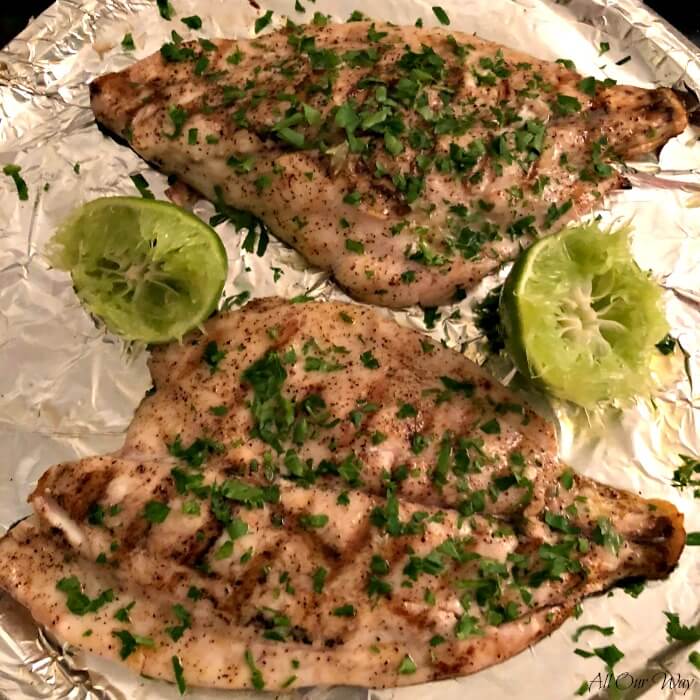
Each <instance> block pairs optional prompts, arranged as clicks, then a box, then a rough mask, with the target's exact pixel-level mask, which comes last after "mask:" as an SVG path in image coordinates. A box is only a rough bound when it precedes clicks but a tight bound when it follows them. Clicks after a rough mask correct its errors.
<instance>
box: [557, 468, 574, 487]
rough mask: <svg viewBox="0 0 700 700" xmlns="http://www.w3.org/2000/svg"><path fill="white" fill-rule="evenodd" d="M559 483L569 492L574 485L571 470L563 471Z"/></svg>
mask: <svg viewBox="0 0 700 700" xmlns="http://www.w3.org/2000/svg"><path fill="white" fill-rule="evenodd" d="M559 483H560V484H561V485H562V486H563V487H564V488H565V489H566V490H567V491H570V490H571V487H572V486H573V485H574V473H573V472H572V471H571V469H565V470H564V471H563V472H562V473H561V475H560V476H559Z"/></svg>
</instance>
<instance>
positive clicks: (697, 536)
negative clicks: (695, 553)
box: [685, 532, 700, 547]
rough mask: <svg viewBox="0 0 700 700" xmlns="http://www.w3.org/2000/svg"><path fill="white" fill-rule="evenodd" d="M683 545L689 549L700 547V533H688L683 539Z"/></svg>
mask: <svg viewBox="0 0 700 700" xmlns="http://www.w3.org/2000/svg"><path fill="white" fill-rule="evenodd" d="M685 543H686V544H687V545H688V546H689V547H700V532H689V533H688V534H687V535H686V537H685Z"/></svg>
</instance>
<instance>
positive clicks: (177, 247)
mask: <svg viewBox="0 0 700 700" xmlns="http://www.w3.org/2000/svg"><path fill="white" fill-rule="evenodd" d="M47 257H48V259H49V262H50V263H51V264H52V266H53V267H56V268H58V269H61V270H66V271H68V272H70V273H71V277H72V279H73V286H74V289H75V291H76V293H77V295H78V297H79V298H80V300H81V301H82V302H83V304H84V305H85V306H86V307H87V308H88V309H89V310H90V311H91V312H92V313H93V314H94V315H95V316H97V317H98V318H100V319H101V320H102V321H103V322H104V323H105V325H106V326H107V328H108V329H109V330H110V331H112V332H114V333H116V334H118V335H120V336H122V337H124V338H125V339H127V340H136V341H142V342H146V343H162V342H167V341H171V340H178V339H180V338H182V336H183V335H184V334H185V333H187V332H188V331H189V330H191V329H192V328H194V327H196V326H198V325H200V324H201V323H202V322H203V321H204V320H206V318H208V317H209V316H210V315H211V313H212V312H213V311H214V310H215V309H216V308H217V306H218V302H219V299H220V297H221V293H222V291H223V286H224V282H225V281H226V274H227V269H228V261H227V257H226V251H225V248H224V246H223V243H222V242H221V240H220V238H219V236H218V235H217V234H216V232H215V231H214V230H213V229H211V228H210V227H209V226H207V225H206V224H205V223H203V222H202V221H201V220H200V219H198V218H197V217H195V216H194V215H192V214H190V213H189V212H186V211H184V210H182V209H180V208H178V207H176V206H174V205H172V204H169V203H166V202H158V201H152V200H144V199H139V198H135V197H105V198H101V199H97V200H94V201H92V202H89V203H88V204H86V205H84V206H83V207H81V208H80V209H78V210H77V211H76V212H75V213H74V214H72V215H71V216H70V217H69V219H68V220H67V221H66V222H65V223H64V224H63V225H62V226H61V227H60V228H59V230H58V231H57V233H56V234H55V235H54V237H53V238H52V240H51V241H50V243H49V246H48V247H47Z"/></svg>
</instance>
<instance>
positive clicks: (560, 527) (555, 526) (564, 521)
mask: <svg viewBox="0 0 700 700" xmlns="http://www.w3.org/2000/svg"><path fill="white" fill-rule="evenodd" d="M544 521H545V522H546V523H547V525H549V527H551V528H552V530H556V531H558V532H563V533H564V534H566V535H577V534H578V533H579V532H581V530H580V528H578V527H576V526H575V525H573V524H572V523H571V521H570V520H569V519H568V518H567V517H566V516H565V515H561V514H559V513H552V511H550V510H545V511H544Z"/></svg>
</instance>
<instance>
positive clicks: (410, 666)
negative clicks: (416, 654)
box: [398, 654, 418, 676]
mask: <svg viewBox="0 0 700 700" xmlns="http://www.w3.org/2000/svg"><path fill="white" fill-rule="evenodd" d="M417 670H418V667H417V666H416V662H415V661H414V660H413V659H412V658H411V656H410V654H406V655H405V656H404V657H403V659H401V663H400V664H399V668H398V672H399V673H400V674H402V675H404V676H408V675H411V674H412V673H415V672H416V671H417Z"/></svg>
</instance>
